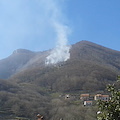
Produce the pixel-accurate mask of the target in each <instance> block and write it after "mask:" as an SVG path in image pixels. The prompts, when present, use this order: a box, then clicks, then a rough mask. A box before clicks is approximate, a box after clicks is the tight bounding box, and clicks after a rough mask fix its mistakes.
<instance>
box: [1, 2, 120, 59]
mask: <svg viewBox="0 0 120 120" xmlns="http://www.w3.org/2000/svg"><path fill="white" fill-rule="evenodd" d="M119 5H120V0H74V1H73V0H0V59H3V58H6V57H8V56H9V55H11V54H12V52H13V51H14V50H16V49H19V48H24V49H29V50H32V51H44V50H48V49H51V48H54V47H55V45H56V42H57V37H56V36H57V35H56V34H57V33H56V28H55V27H54V26H53V24H54V22H56V21H57V22H59V23H60V24H62V25H64V26H67V28H68V30H67V33H68V32H69V34H67V33H66V34H67V38H68V44H74V43H76V42H79V41H81V40H88V41H91V42H94V43H97V44H100V45H103V46H105V47H108V48H111V49H115V50H118V51H120V47H119V46H120V7H119Z"/></svg>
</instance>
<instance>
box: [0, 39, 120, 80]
mask: <svg viewBox="0 0 120 120" xmlns="http://www.w3.org/2000/svg"><path fill="white" fill-rule="evenodd" d="M49 54H50V50H48V51H44V52H33V51H30V50H25V49H17V50H15V51H14V52H13V54H12V55H10V56H9V57H7V58H5V59H3V60H0V78H3V79H6V78H9V77H10V76H11V75H14V74H15V73H17V72H20V71H22V70H26V69H30V68H35V67H45V59H46V57H47V56H48V55H49ZM75 59H77V60H89V61H95V62H98V63H99V64H103V65H105V64H108V65H109V67H114V68H115V69H116V70H118V71H119V69H120V65H118V64H119V63H120V52H119V51H115V50H112V49H109V48H106V47H103V46H101V45H98V44H95V43H92V42H89V41H86V40H83V41H80V42H78V43H76V44H73V45H71V49H70V60H75ZM68 61H69V60H68ZM113 61H114V62H113Z"/></svg>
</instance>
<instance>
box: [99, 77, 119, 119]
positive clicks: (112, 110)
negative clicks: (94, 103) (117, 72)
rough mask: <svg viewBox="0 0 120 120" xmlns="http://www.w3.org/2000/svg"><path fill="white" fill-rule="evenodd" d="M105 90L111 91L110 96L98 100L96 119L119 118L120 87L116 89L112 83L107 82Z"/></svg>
mask: <svg viewBox="0 0 120 120" xmlns="http://www.w3.org/2000/svg"><path fill="white" fill-rule="evenodd" d="M118 81H120V76H118ZM107 90H108V91H109V92H110V93H111V98H110V100H109V101H101V100H100V101H99V102H98V105H99V112H98V113H99V114H98V120H120V89H117V88H116V87H115V85H114V84H113V85H110V84H109V85H108V87H107Z"/></svg>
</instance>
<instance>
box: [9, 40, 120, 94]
mask: <svg viewBox="0 0 120 120" xmlns="http://www.w3.org/2000/svg"><path fill="white" fill-rule="evenodd" d="M48 53H49V51H45V52H43V53H41V54H39V55H38V54H37V55H36V56H34V57H32V58H31V59H30V60H29V61H28V62H27V63H26V64H25V65H24V66H25V68H24V67H23V68H24V69H22V71H20V72H18V73H17V74H14V75H13V76H12V77H11V79H12V80H13V81H14V82H15V81H16V82H17V83H31V84H39V85H40V86H42V87H46V88H49V89H50V90H52V91H62V92H67V91H78V90H83V91H88V92H92V91H95V90H103V89H104V88H105V87H106V84H107V83H109V82H112V81H114V79H115V78H116V76H117V75H118V74H119V72H120V52H118V51H115V50H112V49H109V48H105V47H103V46H100V45H97V44H95V43H92V42H89V41H80V42H79V43H76V44H74V45H72V46H71V50H70V59H69V60H68V61H66V62H63V63H59V64H57V65H51V66H45V63H44V62H45V59H46V56H47V55H48ZM98 85H99V86H98Z"/></svg>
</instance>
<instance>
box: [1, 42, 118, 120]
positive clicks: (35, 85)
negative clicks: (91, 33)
mask: <svg viewBox="0 0 120 120" xmlns="http://www.w3.org/2000/svg"><path fill="white" fill-rule="evenodd" d="M50 52H51V50H48V51H44V52H32V51H29V50H24V49H18V50H15V51H14V52H13V54H12V55H11V56H9V57H8V58H6V59H3V60H0V78H1V79H0V98H1V99H0V106H1V107H0V119H2V120H6V119H19V117H20V119H26V120H29V119H31V120H34V119H35V115H36V114H37V113H40V114H42V115H43V116H45V119H46V120H55V119H60V118H61V117H63V118H64V119H66V120H68V119H69V120H75V119H77V120H79V119H80V120H87V119H88V118H89V119H90V120H95V119H96V118H95V117H96V111H97V108H96V106H93V107H91V108H90V107H89V108H88V107H83V105H82V102H81V101H80V100H79V96H80V94H81V93H91V94H97V93H106V89H105V88H106V85H107V84H108V83H116V76H117V75H118V74H120V52H119V51H115V50H112V49H109V48H106V47H103V46H100V45H97V44H95V43H92V42H89V41H80V42H78V43H76V44H74V45H71V49H70V59H69V60H67V61H66V62H61V63H58V64H56V65H48V66H46V65H45V60H46V57H47V56H48V55H49V54H50ZM65 94H70V95H71V96H72V97H73V99H72V100H70V101H69V100H68V101H67V100H65V99H64V96H65ZM86 115H87V117H85V116H86ZM21 117H22V118H21ZM27 118H28V119H27Z"/></svg>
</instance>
